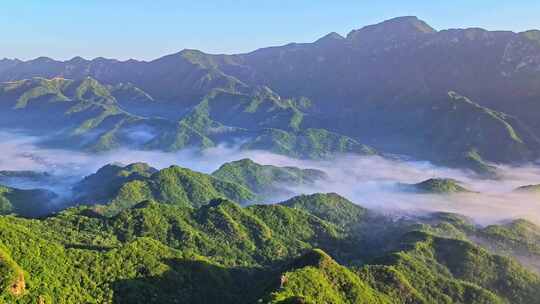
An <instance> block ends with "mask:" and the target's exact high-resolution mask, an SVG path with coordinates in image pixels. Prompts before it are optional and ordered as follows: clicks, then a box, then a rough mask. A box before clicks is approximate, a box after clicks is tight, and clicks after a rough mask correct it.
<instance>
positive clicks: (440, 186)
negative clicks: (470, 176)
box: [407, 178, 472, 194]
mask: <svg viewBox="0 0 540 304" xmlns="http://www.w3.org/2000/svg"><path fill="white" fill-rule="evenodd" d="M407 187H408V188H410V189H412V190H414V191H417V192H421V193H433V194H451V193H471V192H472V191H470V190H468V189H466V188H465V187H463V186H461V183H460V182H459V181H457V180H454V179H450V178H431V179H428V180H425V181H423V182H420V183H418V184H414V185H409V186H407Z"/></svg>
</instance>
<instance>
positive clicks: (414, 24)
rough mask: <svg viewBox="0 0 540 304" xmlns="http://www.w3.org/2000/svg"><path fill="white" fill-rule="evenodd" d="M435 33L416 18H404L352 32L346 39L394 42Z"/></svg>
mask: <svg viewBox="0 0 540 304" xmlns="http://www.w3.org/2000/svg"><path fill="white" fill-rule="evenodd" d="M435 32H436V30H435V29H433V28H432V27H431V26H430V25H429V24H427V23H426V22H425V21H423V20H420V19H418V17H414V16H405V17H397V18H393V19H389V20H386V21H383V22H381V23H378V24H374V25H368V26H365V27H363V28H361V29H359V30H354V31H352V32H350V33H349V35H347V39H349V40H353V41H358V40H396V39H400V38H401V39H403V38H410V37H415V36H418V35H423V34H431V33H435Z"/></svg>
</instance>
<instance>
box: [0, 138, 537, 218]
mask: <svg viewBox="0 0 540 304" xmlns="http://www.w3.org/2000/svg"><path fill="white" fill-rule="evenodd" d="M37 140H38V139H37V138H33V137H29V136H24V135H22V134H17V133H14V132H9V133H8V132H0V170H34V171H47V172H49V173H51V174H53V176H54V177H55V182H53V183H51V184H49V185H47V184H43V185H39V186H41V187H45V188H49V189H52V190H53V191H57V192H62V191H67V190H68V189H69V185H70V184H72V183H73V182H74V181H76V180H78V179H80V178H82V177H83V176H85V175H88V174H90V173H93V172H95V171H96V170H97V169H99V168H100V167H102V166H103V165H105V164H108V163H112V162H121V163H124V164H129V163H133V162H146V163H149V164H150V165H152V166H154V167H156V168H164V167H168V166H170V165H173V164H175V165H179V166H182V167H187V168H190V169H193V170H196V171H200V172H205V173H211V172H212V171H214V170H216V169H217V168H218V167H219V166H220V165H222V164H223V163H225V162H229V161H234V160H239V159H242V158H250V159H252V160H253V161H255V162H258V163H261V164H269V165H276V166H297V167H301V168H314V169H320V170H323V171H325V172H326V173H327V174H328V176H329V180H325V181H320V182H318V183H317V184H316V185H315V186H310V187H299V188H295V189H289V190H293V191H294V192H295V193H299V194H300V193H306V194H308V193H315V192H336V193H339V194H341V195H343V196H345V197H347V198H349V199H350V200H352V201H354V202H356V203H358V204H360V205H362V206H364V207H367V208H371V209H375V210H379V211H381V212H385V213H396V214H411V215H415V214H419V213H422V212H431V211H447V212H455V213H460V214H463V215H466V216H469V217H472V218H474V219H475V220H476V221H477V222H478V223H479V224H489V223H493V222H497V221H502V220H508V219H512V218H526V219H529V220H532V221H535V222H537V223H540V200H539V198H540V194H538V195H535V194H524V193H515V192H512V190H513V189H515V188H517V187H519V186H523V185H529V184H540V166H535V165H532V164H531V165H528V166H522V167H510V166H499V169H500V172H501V178H500V179H497V180H486V179H481V178H478V177H475V176H474V175H473V174H471V173H470V172H466V171H463V170H457V169H449V168H443V167H437V166H434V165H432V164H430V163H429V162H418V161H408V160H400V159H397V158H393V159H389V158H383V157H379V156H368V157H362V156H354V155H343V156H341V157H338V158H337V159H336V160H333V161H309V160H298V159H292V158H288V157H285V156H280V155H276V154H272V153H269V152H263V151H239V150H238V149H237V148H235V147H226V146H219V147H216V148H212V149H208V150H206V151H204V152H196V151H193V150H184V151H181V152H177V153H164V152H150V151H134V150H117V151H114V152H108V153H103V154H97V155H96V154H87V153H82V152H73V151H67V150H58V149H45V148H40V147H38V146H37V145H36V142H37ZM434 177H440V178H453V179H456V180H459V181H461V182H463V185H464V186H465V187H467V188H468V189H470V190H474V191H477V192H479V193H478V194H476V193H471V194H455V195H431V194H415V193H407V192H403V191H400V190H399V187H398V184H399V183H418V182H421V181H424V180H426V179H429V178H434ZM12 186H16V185H12ZM21 186H26V187H28V186H29V185H21ZM32 186H36V185H32ZM284 187H286V186H284ZM282 199H283V198H275V201H277V200H282ZM271 202H272V201H271Z"/></svg>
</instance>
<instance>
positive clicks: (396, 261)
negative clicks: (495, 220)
mask: <svg viewBox="0 0 540 304" xmlns="http://www.w3.org/2000/svg"><path fill="white" fill-rule="evenodd" d="M291 202H295V203H291ZM325 202H328V206H324V204H325ZM287 205H294V207H288V206H287ZM354 206H355V205H352V203H350V202H348V201H346V200H344V199H343V198H340V197H338V196H337V195H334V194H330V195H314V196H304V197H300V198H297V199H292V200H291V201H290V202H288V203H283V204H279V205H256V206H249V207H241V206H240V205H238V204H236V203H233V202H230V201H228V200H224V199H217V200H213V201H211V202H209V203H207V204H204V205H203V206H201V207H198V208H192V207H190V206H186V205H183V204H161V203H155V202H143V203H139V204H137V205H135V206H133V207H132V208H129V209H125V210H123V211H121V212H120V213H119V214H117V215H116V216H113V217H103V216H100V215H99V214H96V213H95V212H94V211H93V210H92V209H91V208H87V207H77V208H73V209H68V210H66V211H63V212H61V213H59V214H57V215H54V216H50V217H47V218H42V219H37V220H36V219H23V218H17V217H14V216H0V227H1V229H0V282H2V288H3V289H2V292H1V294H0V299H1V301H3V302H6V303H32V302H35V301H38V302H41V303H55V302H57V301H64V302H67V303H70V302H71V303H81V302H82V303H85V302H89V303H107V302H113V303H177V302H178V300H179V299H181V301H183V302H189V303H257V302H259V303H321V302H329V303H403V304H405V303H518V304H519V303H534V302H535V301H536V299H537V297H538V290H540V289H539V287H540V277H539V276H538V275H537V274H535V273H533V272H530V271H529V270H527V269H526V268H524V267H523V266H521V264H520V263H518V262H517V261H516V260H515V259H513V258H512V257H503V256H499V255H496V254H493V253H492V252H491V251H489V250H486V249H483V248H481V247H479V246H478V245H475V244H474V243H472V242H471V241H469V240H468V237H469V236H472V235H473V234H474V235H480V233H483V232H482V231H481V230H477V229H476V228H475V227H471V226H468V225H465V224H464V221H463V220H462V219H460V218H459V217H458V216H453V215H449V214H447V215H437V216H435V215H434V216H433V217H432V218H430V219H429V222H430V224H423V223H422V222H421V220H413V221H409V222H400V221H396V220H395V219H387V220H386V221H374V222H369V221H370V217H372V216H373V215H369V214H367V213H366V211H365V209H363V208H362V207H354ZM354 208H356V209H354ZM336 209H338V210H341V209H344V210H356V211H357V214H358V217H350V220H351V221H356V222H358V223H368V222H369V225H370V226H369V227H370V228H371V229H369V231H365V233H361V232H362V231H364V230H366V229H367V228H366V227H365V226H363V225H357V226H355V228H353V229H345V227H342V226H341V224H340V223H343V221H342V219H341V218H340V217H339V216H336V215H339V214H342V213H341V212H344V210H341V211H339V213H337V214H336V213H335V212H336V211H335V210H336ZM315 214H318V215H319V216H320V217H319V216H317V215H315ZM334 220H335V222H334ZM392 225H393V226H395V227H399V229H396V230H393V231H392V232H389V233H387V234H378V235H377V237H378V238H382V240H379V241H380V242H381V241H382V242H386V243H388V244H389V245H391V246H384V247H383V246H377V245H376V244H378V243H372V239H370V238H365V237H364V236H366V235H368V234H374V233H376V231H377V230H378V229H380V228H382V227H386V228H388V226H392ZM528 225H529V224H528ZM530 225H532V226H530V227H534V225H533V224H530ZM534 229H538V227H536V228H534ZM456 232H459V236H458V234H456V236H455V237H451V236H450V235H451V234H453V233H454V234H455V233H456ZM443 234H444V235H446V236H445V237H442V235H443ZM502 235H504V234H502ZM390 236H391V237H390ZM502 239H505V240H506V239H508V240H510V239H511V238H510V237H508V238H507V237H506V236H503V237H502ZM373 247H376V249H377V250H376V251H371V252H370V258H369V259H365V260H363V261H364V262H359V261H360V260H358V258H357V257H358V256H362V255H364V254H365V253H362V252H363V251H365V249H368V248H373Z"/></svg>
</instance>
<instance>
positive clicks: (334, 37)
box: [315, 32, 345, 44]
mask: <svg viewBox="0 0 540 304" xmlns="http://www.w3.org/2000/svg"><path fill="white" fill-rule="evenodd" d="M344 40H345V38H344V37H343V36H341V35H340V34H338V33H336V32H332V33H330V34H327V35H325V36H324V37H321V38H319V39H318V40H317V41H315V43H316V44H331V43H336V42H341V41H344Z"/></svg>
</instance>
